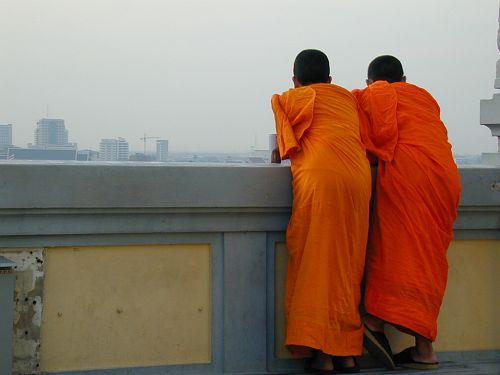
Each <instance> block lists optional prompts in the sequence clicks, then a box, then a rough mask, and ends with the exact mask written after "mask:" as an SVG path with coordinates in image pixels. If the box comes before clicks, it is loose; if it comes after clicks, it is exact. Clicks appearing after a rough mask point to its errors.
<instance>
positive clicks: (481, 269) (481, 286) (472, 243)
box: [275, 240, 500, 358]
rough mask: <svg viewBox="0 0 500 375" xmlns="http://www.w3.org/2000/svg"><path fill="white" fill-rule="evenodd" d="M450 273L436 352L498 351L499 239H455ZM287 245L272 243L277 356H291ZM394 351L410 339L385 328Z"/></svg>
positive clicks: (449, 257)
mask: <svg viewBox="0 0 500 375" xmlns="http://www.w3.org/2000/svg"><path fill="white" fill-rule="evenodd" d="M448 261H449V274H448V286H447V289H446V294H445V298H444V301H443V306H442V308H441V313H440V315H439V320H438V329H439V331H438V338H437V341H436V343H435V348H436V350H439V351H466V350H488V349H500V324H498V318H499V317H500V297H499V290H500V241H494V240H466V241H465V240H464V241H453V242H452V243H451V246H450V248H449V250H448ZM286 262H287V255H286V246H285V244H277V245H276V270H275V271H276V280H275V285H276V350H275V352H276V357H278V358H290V355H289V354H288V352H287V351H286V349H284V345H283V344H284V337H285V334H284V332H285V319H284V308H283V303H284V299H283V295H284V286H285V279H286ZM388 336H389V340H390V342H391V345H392V347H393V350H394V352H398V351H400V350H402V349H404V348H406V347H408V346H410V345H413V339H412V338H411V337H410V336H408V335H405V334H402V333H400V332H399V331H396V330H395V329H393V328H391V327H389V328H388Z"/></svg>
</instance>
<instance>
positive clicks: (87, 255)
mask: <svg viewBox="0 0 500 375" xmlns="http://www.w3.org/2000/svg"><path fill="white" fill-rule="evenodd" d="M461 175H462V182H463V195H462V200H461V206H460V212H459V217H458V220H457V222H456V225H455V240H454V241H453V243H452V245H451V248H450V250H449V260H450V277H449V284H448V285H449V286H448V289H447V293H446V296H445V301H444V304H443V309H442V313H441V316H440V321H439V327H440V336H439V337H438V341H437V343H436V347H437V349H438V350H439V351H441V352H442V354H441V356H444V357H445V358H446V355H450V356H451V355H464V353H471V352H473V353H475V355H498V353H499V351H500V325H498V323H497V318H498V316H500V301H499V300H498V298H497V297H498V295H497V293H498V292H497V290H498V286H499V285H500V276H499V273H498V272H497V270H498V269H500V242H499V241H500V188H499V185H498V184H499V182H500V170H499V169H498V168H496V169H495V168H484V167H482V168H467V169H462V170H461ZM0 176H1V177H0V220H1V221H0V222H1V223H2V224H1V225H0V255H3V256H5V257H6V258H9V259H11V260H14V261H15V262H16V264H17V268H16V270H15V274H16V291H15V311H14V327H13V330H14V331H13V332H14V344H13V351H14V370H15V371H16V372H17V373H28V372H33V371H44V372H48V373H58V372H62V373H69V372H71V373H72V374H75V373H76V374H78V373H86V372H87V371H88V370H92V373H102V374H160V373H161V374H163V373H240V372H245V373H269V372H280V371H281V372H282V371H291V370H294V369H299V368H300V366H301V364H300V363H298V362H296V361H294V360H291V359H290V358H289V357H288V355H287V353H286V351H285V350H284V349H283V327H284V322H283V310H282V305H283V304H282V298H283V283H284V279H285V277H286V275H285V270H286V268H285V265H286V247H285V244H284V233H285V230H286V225H287V222H288V218H289V215H290V209H291V189H290V184H291V177H290V170H289V168H288V167H286V166H280V165H223V164H221V165H216V164H210V165H207V164H203V165H193V164H186V165H183V164H134V163H120V164H114V163H92V164H79V163H50V164H47V163H18V162H4V163H0ZM392 336H393V339H394V340H395V342H396V344H395V347H396V349H398V348H401V347H403V346H404V345H405V344H406V343H407V341H406V340H407V339H406V338H404V336H403V335H398V334H397V333H395V332H393V333H392ZM457 353H458V354H457ZM481 353H482V354H481Z"/></svg>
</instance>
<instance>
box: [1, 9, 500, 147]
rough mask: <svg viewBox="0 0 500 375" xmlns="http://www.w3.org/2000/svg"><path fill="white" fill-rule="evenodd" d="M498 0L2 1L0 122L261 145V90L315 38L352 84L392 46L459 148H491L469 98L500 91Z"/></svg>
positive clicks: (273, 89)
mask: <svg viewBox="0 0 500 375" xmlns="http://www.w3.org/2000/svg"><path fill="white" fill-rule="evenodd" d="M498 7H499V3H498V0H481V1H472V0H460V1H451V0H441V1H439V2H435V1H430V0H423V1H422V0H421V1H417V0H407V1H404V2H401V1H397V0H383V1H377V2H373V1H369V0H360V1H356V2H353V1H347V0H345V1H328V0H321V1H319V0H313V1H309V2H303V1H283V0H280V1H273V2H267V1H266V2H265V1H253V2H243V1H236V0H225V1H222V0H215V1H202V0H198V1H180V0H177V1H168V0H167V1H163V0H147V1H138V0H120V1H118V0H100V1H98V0H85V1H83V0H74V1H71V2H69V1H65V0H45V1H43V2H41V1H34V0H27V1H23V2H19V1H14V0H4V1H3V2H2V4H0V31H1V33H2V35H4V36H5V37H4V38H3V39H1V40H0V48H1V50H2V51H3V58H2V60H1V62H0V83H1V86H0V87H1V88H0V124H9V123H10V124H13V143H14V145H16V146H20V147H26V145H27V144H28V143H33V141H34V140H33V134H34V130H35V128H36V122H37V121H38V120H40V119H42V118H47V117H48V118H62V119H64V120H65V125H66V129H67V130H68V132H69V142H72V143H78V148H79V149H93V150H97V149H98V146H99V142H100V140H101V139H103V138H117V137H123V138H125V139H126V140H127V141H128V142H129V145H130V150H131V151H137V152H139V150H142V148H143V143H142V141H141V140H140V138H141V137H143V136H144V134H147V135H148V136H155V137H160V138H162V139H168V140H169V148H170V150H171V151H172V152H220V153H231V152H247V151H250V149H251V147H252V146H256V147H257V148H266V147H267V136H268V134H270V133H274V119H273V115H272V111H271V107H270V98H271V95H272V94H274V93H280V92H283V91H286V90H287V89H289V88H291V75H292V72H291V67H292V63H293V59H294V58H295V56H296V54H297V53H298V52H300V51H301V50H303V49H307V48H317V49H320V50H322V51H324V52H325V53H326V54H327V55H328V57H329V58H330V63H331V70H332V76H333V81H334V83H336V84H339V85H340V86H343V87H345V88H347V89H349V90H350V89H354V88H359V87H363V86H364V80H365V76H366V67H367V66H368V63H369V62H370V61H371V59H373V58H374V57H376V56H378V55H382V54H392V55H395V56H397V57H398V58H399V59H400V60H401V61H402V63H403V67H404V70H405V74H406V76H407V77H408V81H409V82H411V83H414V84H417V85H419V86H421V87H423V88H425V89H426V90H428V91H429V92H430V93H431V94H432V95H433V96H434V97H435V98H436V100H437V101H438V103H439V104H440V106H441V113H442V118H443V121H444V122H445V124H446V126H447V128H448V132H449V137H450V143H451V144H452V146H453V152H454V153H455V154H480V153H481V152H495V151H497V141H496V138H494V137H492V136H491V133H490V131H489V129H488V128H486V127H484V126H481V125H480V124H479V101H480V100H481V99H490V98H491V97H492V96H493V94H495V93H499V91H498V90H495V89H494V88H493V82H494V79H495V64H496V60H497V59H498V58H499V57H500V54H499V51H498V49H497V46H496V37H497V30H498ZM47 106H48V113H47ZM47 115H49V116H47ZM154 144H155V142H154V140H152V141H151V142H150V143H148V149H149V150H153V148H154Z"/></svg>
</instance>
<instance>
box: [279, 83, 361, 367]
mask: <svg viewBox="0 0 500 375" xmlns="http://www.w3.org/2000/svg"><path fill="white" fill-rule="evenodd" d="M272 107H273V111H274V114H275V120H276V130H277V141H278V146H279V151H280V154H281V157H282V158H283V159H286V158H290V160H291V171H292V178H293V206H292V215H291V218H290V222H289V224H288V228H287V236H286V243H287V248H288V255H289V258H288V259H289V261H288V272H287V282H286V296H285V311H286V341H285V344H286V346H287V348H288V349H289V350H290V351H291V353H292V355H294V356H295V357H307V356H310V354H311V350H310V348H315V349H320V350H322V351H323V352H325V353H328V354H332V355H339V356H347V355H360V354H361V352H362V339H363V325H362V322H361V319H360V314H359V304H360V299H361V294H360V284H361V280H362V277H363V270H364V262H365V253H366V242H367V238H368V219H369V201H370V195H371V186H370V185H371V177H370V168H369V163H368V161H367V160H366V157H365V154H366V151H365V148H364V147H363V145H362V143H361V139H360V135H359V120H358V114H357V105H356V100H355V98H354V97H353V96H352V94H351V93H350V92H349V91H347V90H345V89H343V88H341V87H339V86H336V85H332V84H326V83H325V84H323V83H320V84H313V85H310V86H305V87H300V88H297V89H291V90H289V91H287V92H285V93H283V94H282V95H274V96H273V98H272Z"/></svg>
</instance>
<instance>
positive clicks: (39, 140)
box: [35, 118, 70, 147]
mask: <svg viewBox="0 0 500 375" xmlns="http://www.w3.org/2000/svg"><path fill="white" fill-rule="evenodd" d="M36 125H37V128H36V129H35V146H48V147H52V146H69V145H70V144H69V143H68V131H67V130H66V127H65V125H64V120H62V119H53V118H43V119H41V120H39V121H38V122H37V123H36Z"/></svg>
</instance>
